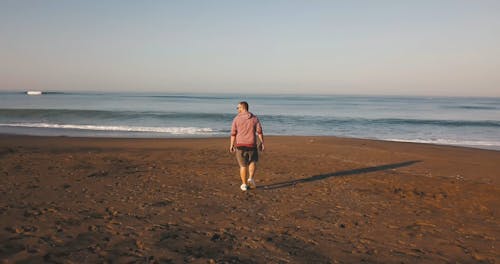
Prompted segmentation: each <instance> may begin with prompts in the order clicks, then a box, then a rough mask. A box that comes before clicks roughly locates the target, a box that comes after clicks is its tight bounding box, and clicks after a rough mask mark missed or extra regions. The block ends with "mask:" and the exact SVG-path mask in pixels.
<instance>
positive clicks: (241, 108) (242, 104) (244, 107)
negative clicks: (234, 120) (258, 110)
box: [238, 101, 248, 113]
mask: <svg viewBox="0 0 500 264" xmlns="http://www.w3.org/2000/svg"><path fill="white" fill-rule="evenodd" d="M247 111H248V103H247V102H245V101H242V102H240V103H239V104H238V113H241V112H247Z"/></svg>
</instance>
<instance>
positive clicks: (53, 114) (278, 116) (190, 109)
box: [0, 92, 500, 150]
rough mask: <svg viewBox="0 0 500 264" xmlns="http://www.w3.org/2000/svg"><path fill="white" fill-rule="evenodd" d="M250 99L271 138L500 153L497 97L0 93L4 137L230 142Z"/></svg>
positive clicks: (253, 110) (1, 130)
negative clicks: (330, 138) (417, 144)
mask: <svg viewBox="0 0 500 264" xmlns="http://www.w3.org/2000/svg"><path fill="white" fill-rule="evenodd" d="M242 100H246V101H248V102H249V104H250V111H251V112H253V113H254V114H256V115H257V116H258V117H259V119H260V120H261V123H262V125H263V127H264V133H265V134H267V135H329V136H340V137H355V138H368V139H382V140H390V141H406V142H421V143H434V144H444V145H459V146H469V147H478V148H487V149H496V150H500V98H453V97H393V96H389V97H387V96H333V95H327V96H320V95H247V96H242V95H234V94H233V95H231V94H224V95H223V94H160V93H48V94H43V95H40V96H28V95H26V94H24V93H6V92H3V93H0V133H8V134H27V135H51V136H99V137H107V136H109V137H167V138H168V137H225V136H229V130H230V126H231V122H232V119H233V117H234V116H235V114H236V105H237V103H238V102H239V101H242Z"/></svg>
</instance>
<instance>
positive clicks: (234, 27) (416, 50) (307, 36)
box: [0, 0, 500, 96]
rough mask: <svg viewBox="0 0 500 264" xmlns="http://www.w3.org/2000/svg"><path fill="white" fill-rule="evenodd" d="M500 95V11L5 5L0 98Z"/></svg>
mask: <svg viewBox="0 0 500 264" xmlns="http://www.w3.org/2000/svg"><path fill="white" fill-rule="evenodd" d="M18 90H19V91H23V90H51V91H85V90H88V91H144V92H146V91H155V92H204V93H205V92H236V93H242V92H252V93H319V94H381V95H444V96H500V1H497V0H494V1H486V0H464V1H460V0H453V1H440V0H435V1H403V0H395V1H347V0H346V1H334V0H328V1H314V0H304V1H293V0H286V1H285V0H284V1H272V0H269V1H254V0H252V1H235V0H228V1H203V0H199V1H185V0H183V1H152V0H151V1H148V0H146V1H135V0H134V1H125V0H117V1H88V0H85V1H84V0H82V1H73V0H45V1H40V0H33V1H28V0H0V91H18Z"/></svg>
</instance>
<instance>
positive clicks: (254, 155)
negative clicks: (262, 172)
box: [229, 102, 264, 191]
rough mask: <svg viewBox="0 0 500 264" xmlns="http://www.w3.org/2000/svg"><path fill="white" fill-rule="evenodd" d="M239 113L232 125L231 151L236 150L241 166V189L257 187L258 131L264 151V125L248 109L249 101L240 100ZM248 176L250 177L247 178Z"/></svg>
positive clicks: (261, 148) (261, 147)
mask: <svg viewBox="0 0 500 264" xmlns="http://www.w3.org/2000/svg"><path fill="white" fill-rule="evenodd" d="M237 109H238V115H237V116H236V117H235V118H234V120H233V124H232V126H231V145H230V146H229V151H230V152H231V153H234V152H236V159H237V160H238V164H239V166H240V177H241V182H242V184H241V187H240V188H241V190H242V191H246V190H247V189H248V188H252V189H253V188H255V187H256V185H255V180H254V175H255V170H256V169H257V168H256V165H257V164H256V163H257V161H258V160H259V153H258V149H257V137H256V136H255V134H256V133H257V135H258V138H259V140H260V143H261V144H260V150H261V151H264V134H263V133H262V125H261V124H260V121H259V119H258V118H257V116H255V115H254V114H252V113H250V112H249V111H248V103H247V102H240V103H239V104H238V107H237ZM247 176H248V179H247Z"/></svg>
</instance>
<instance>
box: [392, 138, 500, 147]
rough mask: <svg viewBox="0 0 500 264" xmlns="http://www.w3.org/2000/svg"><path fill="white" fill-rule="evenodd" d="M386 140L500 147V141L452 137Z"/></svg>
mask: <svg viewBox="0 0 500 264" xmlns="http://www.w3.org/2000/svg"><path fill="white" fill-rule="evenodd" d="M384 140H388V141H398V142H411V143H426V144H438V145H455V146H478V147H479V146H484V147H500V142H497V141H480V140H478V141H475V140H452V139H397V138H386V139H384Z"/></svg>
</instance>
